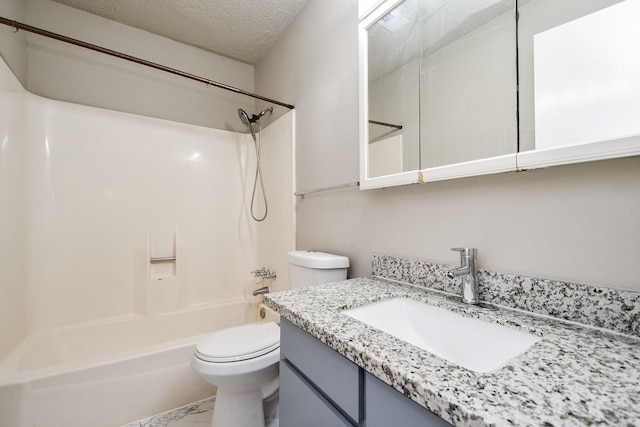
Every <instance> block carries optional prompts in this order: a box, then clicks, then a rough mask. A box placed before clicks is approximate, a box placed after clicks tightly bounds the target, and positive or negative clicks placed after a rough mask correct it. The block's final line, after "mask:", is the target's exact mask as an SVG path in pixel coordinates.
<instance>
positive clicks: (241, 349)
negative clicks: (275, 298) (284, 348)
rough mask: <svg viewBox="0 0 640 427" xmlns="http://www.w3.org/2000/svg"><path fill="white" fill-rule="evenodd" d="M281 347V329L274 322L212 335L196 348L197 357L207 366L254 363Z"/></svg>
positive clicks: (227, 330) (236, 327)
mask: <svg viewBox="0 0 640 427" xmlns="http://www.w3.org/2000/svg"><path fill="white" fill-rule="evenodd" d="M278 347H280V327H279V326H278V325H276V324H275V323H274V322H264V323H250V324H248V325H241V326H235V327H232V328H226V329H223V330H221V331H217V332H214V333H212V334H211V335H208V336H206V337H205V338H204V339H202V340H200V342H198V344H197V345H196V356H197V357H198V358H199V359H202V360H205V361H207V362H237V361H240V360H248V359H253V358H255V357H259V356H262V355H263V354H267V353H269V352H271V351H273V350H275V349H277V348H278Z"/></svg>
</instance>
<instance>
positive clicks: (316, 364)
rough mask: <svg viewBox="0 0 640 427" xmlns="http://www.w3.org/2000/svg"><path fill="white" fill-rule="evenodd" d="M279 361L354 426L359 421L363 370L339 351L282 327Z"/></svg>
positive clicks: (285, 323)
mask: <svg viewBox="0 0 640 427" xmlns="http://www.w3.org/2000/svg"><path fill="white" fill-rule="evenodd" d="M280 357H281V358H283V359H286V360H287V361H289V363H291V365H293V366H295V368H296V369H297V370H298V371H299V372H302V373H303V374H304V376H305V377H306V379H307V380H308V381H309V382H310V383H312V384H313V385H314V386H315V387H316V388H317V389H319V390H322V393H323V394H324V395H325V396H327V398H328V399H329V400H330V401H332V402H333V403H334V404H335V406H337V407H339V408H340V409H341V410H342V411H343V412H344V414H345V415H346V416H347V417H351V419H352V420H353V421H354V422H356V423H357V422H358V421H359V420H360V390H359V388H360V375H361V373H360V369H359V368H358V366H357V365H356V364H354V363H353V362H351V361H349V360H348V359H347V358H346V357H344V356H342V355H341V354H340V353H338V352H337V351H335V350H333V349H331V348H330V347H329V346H327V345H326V344H324V343H322V342H321V341H320V340H318V339H316V338H314V337H313V336H311V335H310V334H308V333H307V332H305V331H303V330H302V329H300V328H299V327H297V326H296V325H294V324H293V323H291V322H289V321H287V320H283V321H281V324H280Z"/></svg>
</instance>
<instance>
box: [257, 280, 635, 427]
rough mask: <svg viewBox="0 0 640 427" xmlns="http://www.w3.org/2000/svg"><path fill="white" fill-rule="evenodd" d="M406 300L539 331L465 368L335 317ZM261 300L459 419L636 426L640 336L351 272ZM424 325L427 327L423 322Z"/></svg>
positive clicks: (474, 423)
mask: <svg viewBox="0 0 640 427" xmlns="http://www.w3.org/2000/svg"><path fill="white" fill-rule="evenodd" d="M395 297H408V298H412V299H415V300H417V301H422V302H425V303H428V304H432V305H435V306H439V307H443V308H447V309H449V310H451V311H455V312H457V313H460V314H463V315H467V316H472V317H477V318H481V319H485V320H488V321H492V322H496V323H499V324H502V325H505V326H508V327H512V328H516V329H520V330H524V331H527V332H531V333H533V334H536V335H539V336H542V337H543V339H542V341H540V342H538V343H537V344H535V345H534V346H533V347H532V348H531V349H529V350H528V351H527V352H525V353H524V354H522V355H520V356H518V357H517V358H515V359H513V360H511V361H510V362H509V363H507V364H506V365H505V366H503V367H502V368H500V369H498V370H496V371H494V372H491V373H486V374H482V373H477V372H473V371H469V370H467V369H464V368H462V367H459V366H457V365H454V364H452V363H449V362H447V361H445V360H444V359H441V358H439V357H437V356H434V355H432V354H430V353H428V352H426V351H424V350H421V349H419V348H417V347H414V346H412V345H411V344H408V343H406V342H404V341H401V340H398V339H396V338H394V337H391V336H390V335H387V334H385V333H384V332H381V331H378V330H376V329H373V328H371V327H369V326H367V325H365V324H364V323H360V322H358V321H356V320H354V319H352V318H351V317H349V316H346V315H344V314H341V311H342V310H344V309H347V308H353V307H358V306H361V305H365V304H368V303H371V302H375V301H381V300H385V299H390V298H395ZM265 302H266V305H267V306H268V307H270V308H272V309H274V310H276V311H278V312H279V313H280V315H281V316H283V317H284V318H286V319H287V320H289V321H291V322H293V323H294V324H296V325H298V326H299V327H301V328H302V329H303V330H305V331H307V332H309V333H310V334H311V335H313V336H314V337H316V338H318V339H320V340H321V341H322V342H324V343H326V344H327V345H329V346H330V347H331V348H333V349H335V350H336V351H338V352H339V353H340V354H342V355H343V356H345V357H347V358H348V359H349V360H351V361H353V362H355V363H356V364H357V365H359V366H361V367H362V368H364V369H365V370H366V371H367V372H370V373H371V374H373V375H374V376H376V377H378V378H379V379H381V380H382V381H384V382H386V383H387V384H390V385H391V386H393V387H394V388H395V389H397V390H399V391H401V392H402V393H404V394H405V395H406V396H408V397H409V398H411V399H412V400H414V401H415V402H417V403H419V404H420V405H422V406H424V407H426V408H427V409H429V410H431V411H433V412H434V413H436V414H437V415H439V416H440V417H442V418H443V419H445V420H446V421H448V422H450V423H452V424H453V425H456V426H509V425H513V426H540V425H547V426H549V425H553V426H575V425H598V424H599V425H610V426H636V425H640V339H638V338H634V337H629V336H624V335H619V334H610V333H607V332H603V331H599V330H596V329H590V328H585V327H582V326H580V325H575V324H569V323H563V322H559V321H556V320H553V319H549V318H543V317H534V316H530V315H528V314H525V313H522V312H516V311H512V310H499V311H497V312H487V311H482V310H479V309H476V308H473V307H466V306H463V305H460V304H456V303H453V302H450V301H448V300H447V299H446V298H445V296H444V295H443V294H441V293H438V292H435V291H429V290H425V289H420V288H416V287H413V286H408V285H404V284H400V283H395V282H392V281H388V280H383V279H367V278H363V279H351V280H346V281H344V282H338V283H332V284H327V285H320V286H316V287H309V288H302V289H296V290H292V291H284V292H278V293H274V294H268V295H265ZM425 327H428V325H425Z"/></svg>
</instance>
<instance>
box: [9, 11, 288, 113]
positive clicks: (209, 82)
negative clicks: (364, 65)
mask: <svg viewBox="0 0 640 427" xmlns="http://www.w3.org/2000/svg"><path fill="white" fill-rule="evenodd" d="M0 24H4V25H8V26H10V27H13V29H14V31H15V32H17V31H18V30H24V31H27V32H29V33H34V34H38V35H40V36H44V37H49V38H52V39H55V40H59V41H62V42H65V43H69V44H72V45H76V46H80V47H83V48H85V49H90V50H93V51H96V52H100V53H104V54H105V55H111V56H115V57H116V58H120V59H124V60H126V61H130V62H135V63H136V64H141V65H146V66H147V67H151V68H155V69H156V70H160V71H165V72H167V73H170V74H175V75H177V76H180V77H185V78H187V79H191V80H195V81H197V82H201V83H205V84H206V85H207V86H215V87H218V88H220V89H224V90H228V91H231V92H235V93H239V94H241V95H246V96H250V97H252V98H256V99H260V100H262V101H266V102H269V103H273V104H276V105H280V106H282V107H286V108H288V109H290V110H293V109H294V108H295V107H294V106H293V105H291V104H286V103H284V102H280V101H276V100H274V99H270V98H266V97H264V96H261V95H256V94H255V93H251V92H247V91H244V90H242V89H238V88H236V87H233V86H229V85H226V84H224V83H218V82H215V81H213V80H209V79H205V78H204V77H200V76H196V75H195V74H190V73H187V72H185V71H180V70H177V69H175V68H171V67H167V66H165V65H161V64H157V63H155V62H151V61H147V60H146V59H142V58H138V57H135V56H131V55H127V54H126V53H122V52H118V51H116V50H111V49H107V48H104V47H101V46H97V45H95V44H91V43H87V42H84V41H82V40H77V39H73V38H71V37H67V36H63V35H62V34H57V33H52V32H51V31H47V30H43V29H42V28H38V27H32V26H31V25H27V24H23V23H22V22H18V21H14V20H11V19H7V18H3V17H1V16H0Z"/></svg>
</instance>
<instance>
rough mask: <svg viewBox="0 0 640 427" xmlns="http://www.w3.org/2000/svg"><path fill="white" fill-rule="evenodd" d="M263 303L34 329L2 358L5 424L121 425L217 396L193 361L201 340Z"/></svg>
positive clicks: (0, 400)
mask: <svg viewBox="0 0 640 427" xmlns="http://www.w3.org/2000/svg"><path fill="white" fill-rule="evenodd" d="M255 309H256V307H255V304H251V303H249V302H248V301H247V300H244V299H239V300H232V301H225V302H222V303H219V304H216V305H212V306H207V307H201V308H197V309H192V310H188V311H182V312H176V313H171V314H163V315H158V316H153V317H146V316H134V317H127V318H123V319H117V320H110V321H104V322H96V323H87V324H82V325H74V326H72V327H65V328H60V329H54V330H49V331H45V332H42V333H38V334H34V335H33V336H30V337H29V338H27V339H26V340H25V341H24V342H23V343H22V344H21V345H20V346H19V347H18V348H17V349H16V350H15V351H14V352H13V353H12V354H11V356H10V357H9V358H8V359H7V360H6V361H5V362H4V363H3V364H2V365H1V366H0V426H7V427H9V426H10V427H22V426H24V427H27V426H28V427H40V426H42V427H52V426H55V427H57V426H64V427H74V426H78V427H91V426H96V427H105V426H120V425H122V424H126V423H128V422H131V421H135V420H137V419H140V418H144V417H147V416H150V415H153V414H157V413H160V412H163V411H166V410H168V409H172V408H176V407H178V406H182V405H184V404H187V403H189V402H194V401H196V400H200V399H203V398H205V397H207V396H211V395H213V394H214V392H215V389H214V388H213V387H212V386H210V385H209V384H207V383H206V382H204V381H203V380H202V379H200V378H199V377H198V376H197V375H196V374H195V373H193V372H192V370H191V367H190V364H189V363H190V358H191V355H192V354H193V350H194V347H195V343H196V342H197V341H198V339H199V338H200V337H202V336H203V335H205V334H207V333H210V332H211V331H214V330H217V329H221V328H225V327H229V326H235V325H239V324H244V323H249V322H252V321H255V320H256V313H255Z"/></svg>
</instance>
